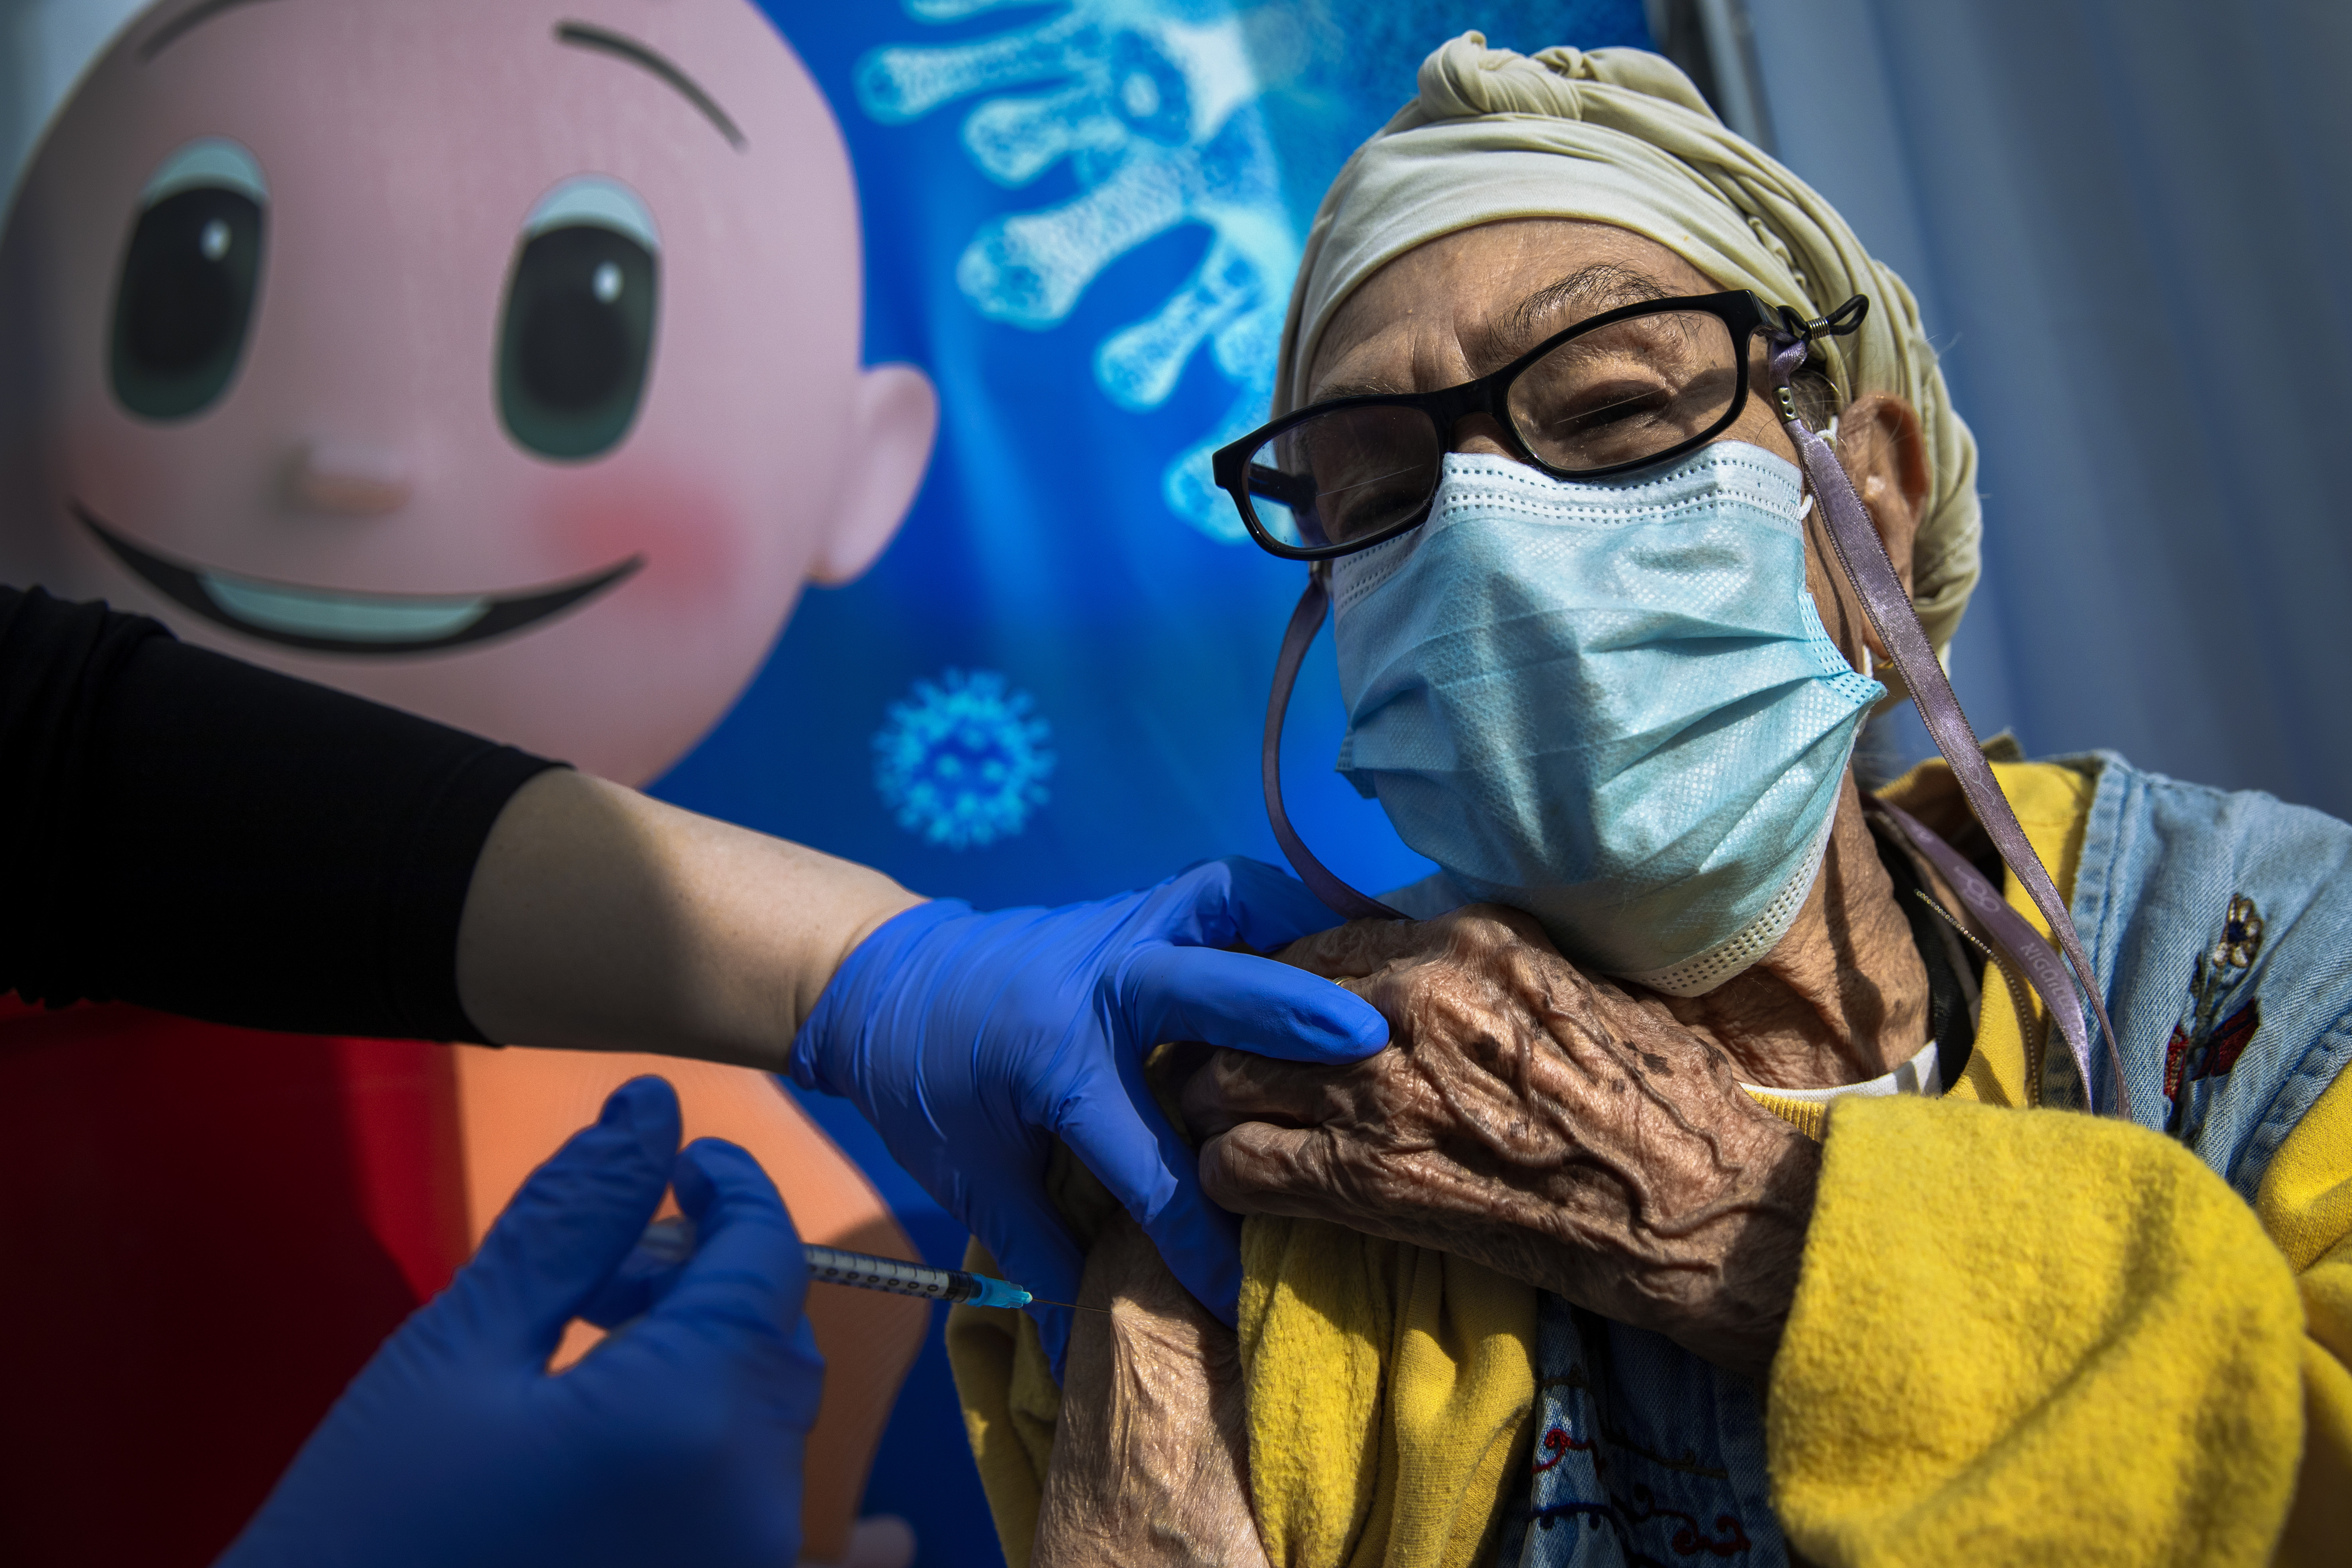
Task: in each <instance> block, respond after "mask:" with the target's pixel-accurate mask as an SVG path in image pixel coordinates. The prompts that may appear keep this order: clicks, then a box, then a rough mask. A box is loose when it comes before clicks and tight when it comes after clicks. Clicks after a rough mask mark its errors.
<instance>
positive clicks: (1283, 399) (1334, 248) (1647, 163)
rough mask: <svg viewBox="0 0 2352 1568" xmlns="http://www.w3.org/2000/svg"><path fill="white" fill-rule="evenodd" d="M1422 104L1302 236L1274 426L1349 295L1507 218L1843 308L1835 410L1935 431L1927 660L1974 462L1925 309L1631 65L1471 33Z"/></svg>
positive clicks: (1947, 615)
mask: <svg viewBox="0 0 2352 1568" xmlns="http://www.w3.org/2000/svg"><path fill="white" fill-rule="evenodd" d="M1420 86H1421V96H1420V97H1419V98H1418V99H1416V100H1414V101H1413V102H1412V103H1409V104H1407V105H1406V106H1405V107H1404V108H1403V109H1402V110H1400V111H1399V112H1398V114H1397V116H1396V118H1395V119H1393V120H1391V121H1389V123H1388V125H1387V126H1386V127H1385V128H1384V129H1382V130H1381V132H1380V134H1379V135H1377V136H1375V137H1373V138H1372V139H1371V140H1370V142H1365V143H1364V145H1363V146H1362V147H1360V148H1359V149H1357V151H1356V154H1355V156H1354V157H1352V158H1350V159H1349V161H1348V165H1347V167H1345V168H1343V169H1341V170H1340V171H1339V178H1338V179H1336V180H1334V181H1332V182H1331V189H1330V191H1329V192H1328V194H1327V195H1325V196H1324V198H1323V205H1322V208H1321V210H1320V211H1318V213H1317V214H1316V215H1315V226H1314V227H1313V229H1311V230H1310V231H1309V232H1308V234H1307V254H1306V258H1305V259H1304V260H1303V261H1302V262H1301V263H1300V266H1299V269H1298V282H1297V286H1296V287H1295V288H1294V289H1292V290H1291V295H1290V317H1289V321H1287V322H1286V324H1285V326H1284V328H1283V334H1282V357H1281V361H1280V363H1279V365H1278V368H1277V369H1276V380H1275V411H1276V413H1277V414H1279V413H1282V412H1284V411H1286V410H1287V409H1289V408H1293V407H1296V406H1297V405H1298V404H1299V403H1300V402H1301V401H1303V400H1304V399H1305V397H1306V395H1307V376H1308V374H1309V372H1310V371H1311V369H1312V367H1313V365H1314V363H1315V349H1316V345H1317V343H1318V342H1320V341H1321V339H1322V336H1323V331H1324V329H1325V328H1326V327H1327V326H1328V325H1329V324H1330V321H1331V318H1332V316H1333V315H1334V314H1335V313H1337V312H1338V310H1339V307H1340V305H1341V303H1342V302H1344V301H1345V300H1347V298H1348V296H1349V294H1350V293H1352V292H1354V290H1355V289H1356V287H1357V286H1358V285H1359V284H1360V283H1362V282H1363V281H1364V280H1365V279H1368V278H1370V276H1371V275H1372V274H1373V273H1374V272H1376V271H1378V270H1379V269H1380V268H1381V266H1382V265H1383V264H1385V263H1387V262H1389V261H1391V260H1393V259H1394V258H1397V257H1399V256H1402V255H1403V254H1404V253H1405V252H1406V251H1408V250H1411V249H1412V248H1413V247H1415V246H1418V245H1423V244H1425V243H1427V242H1428V241H1430V240H1433V239H1435V238H1437V237H1440V236H1441V235H1447V234H1452V233H1454V231H1455V230H1457V229H1465V228H1469V227H1472V226H1475V225H1477V224H1482V223H1491V222H1494V221H1496V220H1497V219H1500V218H1517V217H1570V218H1584V219H1589V220H1591V221H1594V222H1598V223H1606V224H1613V225H1615V226H1618V227H1620V228H1625V229H1631V230H1632V231H1633V232H1634V233H1636V234H1640V235H1644V236H1647V237H1649V238H1651V239H1654V240H1656V241H1657V242H1658V243H1659V244H1660V245H1663V246H1664V247H1666V248H1667V249H1669V250H1671V251H1673V252H1675V254H1676V255H1677V256H1680V257H1682V258H1684V259H1685V260H1686V261H1688V262H1689V263H1690V264H1691V265H1692V266H1694V267H1696V268H1698V269H1699V270H1700V271H1701V272H1704V273H1706V275H1707V276H1708V277H1709V278H1711V279H1714V280H1715V281H1716V282H1717V284H1718V285H1720V286H1721V287H1723V288H1726V289H1754V290H1755V291H1756V292H1757V293H1758V294H1759V295H1760V296H1762V297H1763V298H1764V299H1765V300H1767V301H1768V302H1769V303H1772V304H1776V305H1791V306H1794V307H1796V308H1797V309H1799V310H1802V311H1803V312H1804V313H1805V315H1806V317H1807V318H1808V319H1811V318H1813V317H1818V316H1821V315H1822V314H1824V313H1825V312H1827V311H1829V310H1833V309H1835V308H1836V307H1837V306H1838V305H1839V304H1841V303H1842V302H1843V301H1844V300H1846V299H1847V298H1848V297H1850V296H1852V295H1854V294H1867V295H1869V296H1870V307H1871V308H1870V319H1869V320H1868V321H1866V322H1864V325H1863V328H1862V331H1860V332H1858V333H1856V334H1855V335H1853V337H1850V338H1842V339H1841V338H1829V339H1824V340H1823V341H1822V344H1821V348H1822V352H1823V353H1824V354H1825V356H1826V357H1827V359H1828V361H1829V373H1830V379H1831V382H1832V384H1833V385H1834V387H1835V388H1836V391H1837V395H1838V401H1839V403H1840V405H1843V404H1844V403H1846V402H1847V401H1848V400H1850V399H1851V398H1852V397H1853V396H1854V395H1855V394H1856V392H1857V391H1885V392H1892V393H1896V394H1899V395H1901V396H1903V397H1904V398H1906V399H1907V400H1908V401H1909V403H1910V404H1911V406H1912V407H1913V408H1914V409H1916V410H1917V412H1918V415H1919V418H1920V422H1921V423H1922V424H1923V425H1924V426H1926V429H1927V450H1928V455H1929V458H1930V461H1931V463H1932V465H1933V468H1934V478H1933V489H1932V490H1931V492H1930V494H1929V497H1928V500H1927V510H1926V512H1925V514H1924V515H1923V516H1922V518H1921V520H1920V525H1919V536H1918V542H1917V544H1916V548H1915V552H1914V554H1913V557H1912V565H1913V571H1914V573H1915V577H1914V582H1913V587H1912V602H1913V603H1914V605H1916V607H1917V609H1918V612H1919V620H1920V624H1921V625H1922V626H1924V627H1925V628H1926V629H1927V640H1928V641H1929V642H1930V643H1932V644H1933V645H1934V646H1935V647H1936V649H1937V652H1938V653H1940V652H1942V651H1943V649H1944V647H1946V645H1948V643H1949V642H1950V641H1951V638H1952V633H1953V631H1954V630H1955V629H1957V628H1958V626H1959V624H1960V612H1961V610H1962V609H1963V608H1964V607H1965V606H1966V605H1967V604H1968V598H1969V590H1971V589H1972V588H1974V587H1975V586H1976V582H1977V574H1978V558H1977V539H1978V534H1979V530H1980V521H1979V515H1978V510H1977V493H1976V471H1977V448H1976V441H1975V439H1974V437H1971V436H1969V427H1968V426H1966V425H1964V424H1962V423H1961V422H1960V418H1959V416H1958V415H1957V414H1955V413H1953V412H1952V405H1951V399H1950V397H1949V396H1948V395H1947V394H1946V392H1945V390H1944V377H1943V374H1942V373H1941V372H1940V371H1938V370H1937V368H1936V355H1935V353H1934V351H1933V350H1932V349H1930V348H1929V347H1928V344H1927V336H1926V334H1925V333H1924V332H1923V331H1921V329H1920V326H1919V308H1918V306H1917V304H1916V302H1914V301H1913V300H1912V298H1911V291H1910V290H1909V289H1906V288H1905V287H1904V286H1903V279H1900V278H1897V277H1896V276H1895V274H1894V273H1892V272H1890V271H1888V270H1887V269H1886V268H1884V267H1882V266H1880V265H1879V264H1878V263H1877V262H1875V261H1874V260H1872V259H1871V258H1870V256H1869V253H1868V252H1866V251H1864V249H1863V247H1862V242H1861V241H1860V240H1858V239H1856V238H1855V237H1854V235H1853V230H1852V229H1850V228H1848V227H1847V226H1846V225H1845V220H1844V219H1843V218H1842V217H1840V216H1838V215H1837V213H1836V212H1835V211H1834V210H1833V209H1832V207H1831V206H1830V205H1829V204H1828V203H1827V202H1825V201H1823V200H1822V198H1821V196H1820V195H1817V194H1816V193H1815V192H1814V191H1813V190H1812V188H1811V186H1809V185H1807V184H1805V183H1804V182H1803V181H1801V180H1800V179H1798V178H1797V176H1796V175H1794V174H1790V172H1789V171H1788V170H1786V169H1784V168H1782V167H1781V166H1780V164H1779V163H1775V162H1774V161H1773V160H1772V159H1770V158H1769V157H1767V156H1766V155H1765V154H1764V153H1761V152H1759V151H1758V150H1757V149H1756V148H1755V147H1753V146H1751V145H1749V144H1748V142H1744V141H1742V140H1741V139H1740V138H1738V136H1735V135H1733V134H1732V133H1731V132H1728V131H1727V130H1725V129H1724V128H1723V126H1722V124H1721V123H1720V122H1718V121H1717V120H1716V118H1715V116H1714V114H1713V113H1712V112H1710V111H1709V110H1708V109H1707V107H1706V100H1703V99H1701V98H1700V97H1699V95H1698V91H1697V89H1695V88H1694V87H1692V86H1691V84H1690V79H1688V78H1687V77H1685V76H1684V75H1683V73H1682V72H1681V71H1679V70H1677V69H1675V67H1674V66H1673V65H1672V64H1671V63H1669V62H1668V61H1666V60H1665V59H1664V58H1660V57H1659V56H1656V55H1653V54H1648V53H1645V52H1644V51H1643V50H1640V49H1594V50H1592V51H1591V53H1589V54H1588V53H1584V52H1580V51H1579V50H1576V49H1571V48H1551V49H1546V50H1544V51H1543V52H1542V53H1541V54H1538V55H1535V56H1533V57H1529V56H1525V55H1517V54H1513V53H1512V52H1511V51H1509V50H1508V49H1490V48H1488V47H1486V39H1485V38H1484V37H1481V36H1480V35H1478V34H1476V33H1465V34H1463V35H1462V37H1458V38H1455V39H1454V40H1453V41H1451V42H1450V43H1447V44H1445V45H1444V46H1443V47H1440V48H1439V49H1438V50H1437V51H1436V52H1435V53H1434V54H1433V55H1431V56H1430V57H1429V58H1427V59H1426V60H1423V62H1422V66H1421V82H1420Z"/></svg>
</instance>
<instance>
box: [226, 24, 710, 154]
mask: <svg viewBox="0 0 2352 1568" xmlns="http://www.w3.org/2000/svg"><path fill="white" fill-rule="evenodd" d="M214 3H215V4H227V5H237V4H240V3H242V0H214ZM555 41H556V42H557V43H559V44H569V45H571V46H572V47H573V48H576V49H593V50H595V51H596V52H597V53H599V54H606V55H611V56H612V57H613V58H614V59H620V60H626V61H628V62H629V64H631V65H633V66H635V67H636V68H639V69H640V70H643V71H645V72H646V73H647V74H649V75H651V76H654V77H656V78H658V79H660V81H661V82H662V84H663V85H664V86H666V87H668V88H671V89H674V90H675V91H676V92H677V95H678V96H679V97H681V98H683V99H685V100H687V102H688V103H690V104H692V105H694V107H695V108H696V109H698V110H701V112H702V117H703V118H704V119H706V120H708V121H710V123H711V124H713V125H715V126H717V127H718V128H719V134H720V135H721V136H724V137H726V138H727V144H728V145H729V146H730V147H732V148H734V149H735V150H736V151H737V152H739V153H740V152H741V151H742V150H743V132H742V131H741V130H740V128H739V127H738V126H737V125H736V123H735V121H733V120H731V119H730V118H729V117H728V114H727V111H726V110H723V109H721V108H719V101H718V100H716V99H714V98H712V97H711V96H710V95H709V93H707V92H705V91H703V90H702V88H701V86H700V84H699V83H698V82H697V81H696V80H695V79H693V78H692V77H690V76H688V75H687V74H686V73H685V72H684V71H682V70H680V69H678V68H677V66H676V65H675V64H674V63H672V62H671V61H670V60H669V59H667V58H665V57H663V56H661V55H658V54H656V53H655V52H654V51H653V50H651V49H649V48H647V47H646V46H645V45H643V44H641V43H639V42H637V41H636V40H635V38H631V37H624V36H622V35H621V34H619V33H615V32H613V31H611V30H609V29H607V28H604V27H598V26H591V25H590V24H588V23H586V22H558V23H557V24H556V25H555Z"/></svg>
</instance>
